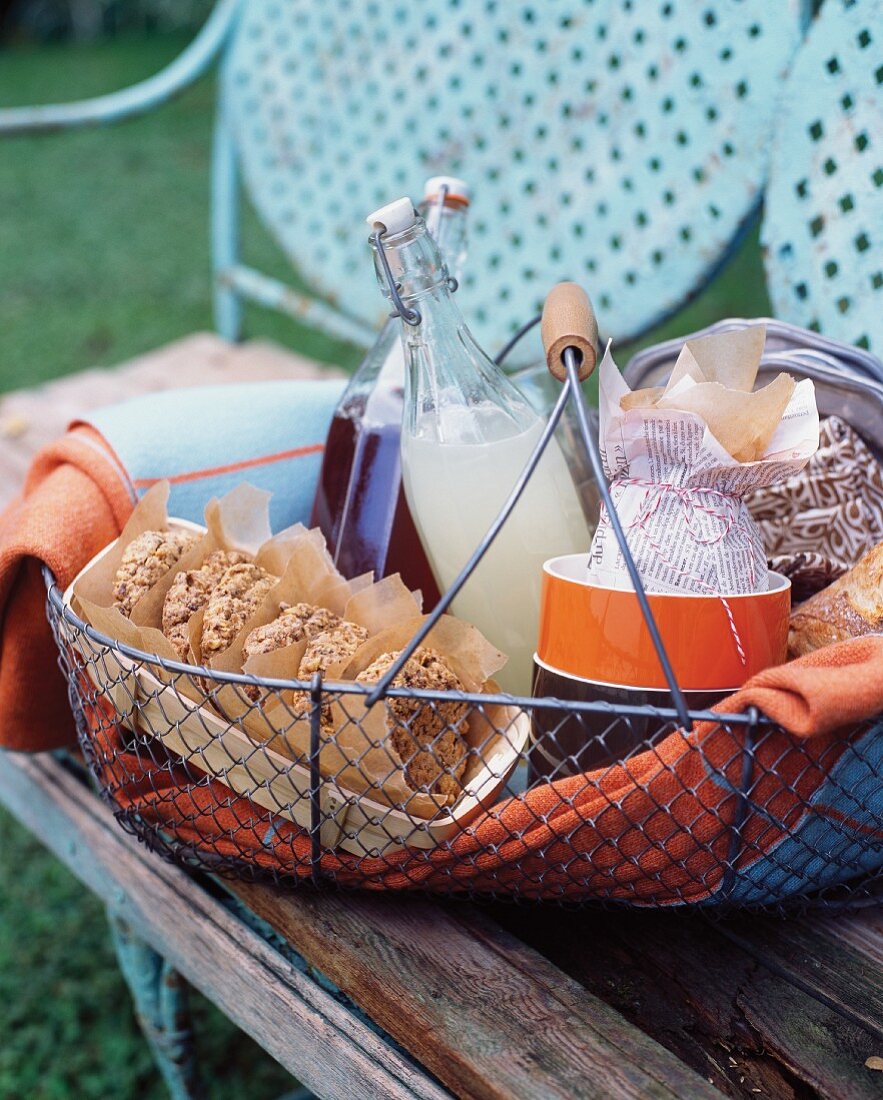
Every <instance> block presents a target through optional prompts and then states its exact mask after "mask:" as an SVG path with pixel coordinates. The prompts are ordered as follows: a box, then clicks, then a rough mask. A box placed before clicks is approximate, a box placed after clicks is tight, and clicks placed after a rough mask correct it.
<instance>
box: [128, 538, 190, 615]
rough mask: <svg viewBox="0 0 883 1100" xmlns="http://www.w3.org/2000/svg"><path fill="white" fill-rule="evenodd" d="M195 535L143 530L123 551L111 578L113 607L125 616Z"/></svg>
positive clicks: (186, 548)
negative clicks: (112, 579)
mask: <svg viewBox="0 0 883 1100" xmlns="http://www.w3.org/2000/svg"><path fill="white" fill-rule="evenodd" d="M198 538H199V535H195V534H192V533H191V532H190V531H142V532H141V534H140V535H139V536H138V537H137V538H136V539H133V540H132V542H130V543H129V545H128V546H127V547H126V549H125V550H124V551H123V556H122V559H121V561H120V565H119V568H118V569H117V571H116V576H115V577H114V582H113V605H114V607H116V608H117V609H118V610H119V611H120V612H122V614H123V615H125V616H126V618H128V617H129V616H130V615H131V614H132V608H133V607H134V606H135V604H136V603H137V602H138V601H139V600H140V599H141V597H142V596H143V595H144V594H145V593H146V592H148V591H149V590H150V589H151V588H153V586H154V585H155V584H156V582H157V581H158V580H160V579H161V578H162V577H163V576H164V575H165V574H166V573H168V571H169V570H170V569H171V568H172V566H173V565H174V564H175V562H177V560H178V559H179V558H180V557H181V555H182V554H185V553H186V552H187V551H188V550H189V549H190V548H191V547H192V546H194V545H195V544H196V541H197V539H198Z"/></svg>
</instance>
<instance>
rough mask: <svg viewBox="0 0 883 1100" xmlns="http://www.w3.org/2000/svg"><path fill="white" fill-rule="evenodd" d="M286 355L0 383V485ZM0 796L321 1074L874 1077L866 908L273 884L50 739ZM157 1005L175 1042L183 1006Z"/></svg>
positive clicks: (575, 1092) (876, 953) (516, 1091)
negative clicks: (217, 856)
mask: <svg viewBox="0 0 883 1100" xmlns="http://www.w3.org/2000/svg"><path fill="white" fill-rule="evenodd" d="M309 369H310V368H309V366H308V365H306V364H304V363H303V361H300V360H297V359H296V358H295V357H292V356H289V355H287V353H283V352H280V351H278V350H276V349H273V348H269V347H266V346H256V345H252V346H246V347H244V348H230V347H228V346H225V345H223V344H221V343H220V342H219V341H218V340H217V339H216V338H214V337H209V336H205V337H194V338H192V339H191V340H190V341H189V342H184V343H182V344H179V345H175V346H174V347H172V348H170V349H166V350H165V351H164V352H162V353H157V354H156V355H154V356H151V357H147V358H146V359H144V360H142V361H139V362H137V363H134V364H131V365H129V366H128V367H126V368H122V369H120V370H119V371H117V372H115V373H113V374H107V373H104V372H89V373H88V374H86V375H82V376H79V377H76V378H70V379H67V380H64V381H62V382H58V383H55V384H53V385H51V386H49V387H46V388H44V389H43V390H41V391H33V392H32V393H19V394H14V395H10V396H9V397H8V398H6V399H4V400H3V401H2V402H0V437H2V439H0V462H2V463H3V473H4V475H5V476H4V478H3V481H2V484H3V488H4V491H6V492H7V493H9V492H10V491H14V488H15V485H16V484H17V481H18V479H19V477H20V474H21V472H22V471H23V469H24V468H25V466H26V464H27V461H28V459H29V456H30V454H31V453H32V452H33V450H34V449H35V447H36V446H37V445H39V444H40V443H42V442H43V441H44V440H45V439H47V438H51V437H52V436H54V435H57V434H58V433H59V432H60V431H61V430H62V429H63V427H64V423H65V421H66V420H67V419H69V418H70V417H71V416H74V415H76V414H77V413H80V412H82V411H84V410H85V409H86V408H88V407H89V406H91V405H95V404H99V403H103V402H106V401H113V400H118V399H119V398H120V397H121V396H123V395H131V394H133V393H135V392H138V391H139V390H140V391H143V390H146V389H152V388H160V387H162V386H164V385H166V384H167V383H169V382H172V381H174V383H175V384H177V385H180V384H182V383H184V384H186V383H193V382H196V381H200V382H201V381H207V380H215V381H231V382H232V381H240V380H242V378H243V377H248V378H257V377H279V376H280V375H283V376H288V377H290V376H292V375H293V374H295V373H300V372H301V371H308V370H309ZM0 801H2V802H3V803H4V804H5V805H6V806H8V807H9V808H10V809H11V811H12V812H13V814H15V816H16V817H18V818H19V820H20V821H21V822H22V823H23V824H24V825H25V826H26V827H27V828H29V829H31V830H32V831H33V832H34V833H35V834H36V835H37V836H38V837H40V839H41V840H42V841H43V843H44V844H45V845H46V846H47V847H48V848H49V849H50V850H51V851H53V852H54V853H55V854H56V855H57V856H58V858H59V859H61V860H62V861H63V862H64V863H66V864H67V865H68V866H69V867H70V868H71V869H72V870H73V871H74V873H75V874H77V875H78V876H79V878H80V879H81V880H82V881H83V883H84V884H85V885H86V886H87V887H88V888H89V889H91V890H93V891H94V892H95V893H96V894H98V895H99V896H100V897H101V898H102V900H103V901H104V902H105V903H106V905H107V906H108V909H109V910H110V912H111V913H112V914H113V915H114V920H115V921H116V922H117V924H118V927H119V929H120V930H121V933H122V934H125V930H126V929H128V930H131V932H132V933H134V934H135V935H136V936H139V937H141V938H143V939H144V940H146V941H147V942H148V943H149V944H151V945H152V946H153V948H154V949H155V950H156V951H158V952H159V953H160V954H161V955H162V956H164V958H165V959H166V960H167V962H168V966H169V970H168V972H167V974H168V980H170V981H174V980H176V977H175V974H174V971H177V972H178V973H179V974H180V975H183V977H184V978H185V979H186V980H187V981H189V982H190V983H192V984H193V985H194V986H195V987H197V988H198V989H200V990H201V991H202V992H203V993H205V994H206V995H207V996H209V997H210V998H211V999H212V1000H213V1001H214V1002H215V1003H216V1004H217V1005H218V1006H219V1007H220V1008H221V1009H222V1010H223V1011H224V1012H225V1013H226V1014H227V1015H228V1016H229V1017H230V1018H231V1019H232V1020H234V1021H235V1022H236V1023H237V1024H238V1025H239V1026H240V1027H241V1028H242V1029H243V1030H245V1031H246V1032H248V1033H249V1034H250V1035H252V1036H253V1037H254V1038H255V1039H256V1040H257V1041H258V1042H259V1043H260V1044H261V1045H262V1046H263V1047H264V1048H265V1049H266V1050H267V1051H268V1052H269V1053H270V1054H271V1055H272V1056H273V1057H274V1058H276V1059H277V1060H278V1061H279V1062H280V1063H281V1064H282V1065H283V1066H285V1067H286V1068H287V1069H289V1070H290V1071H291V1072H292V1073H293V1074H295V1075H296V1076H297V1077H298V1078H299V1079H300V1080H301V1081H303V1082H304V1083H305V1084H306V1085H307V1086H308V1087H309V1088H311V1089H313V1090H314V1091H315V1092H316V1093H317V1094H318V1095H319V1096H322V1097H341V1098H346V1100H350V1098H351V1097H353V1096H355V1097H358V1098H359V1100H361V1098H363V1097H366V1098H367V1097H406V1096H407V1097H425V1098H437V1097H443V1096H446V1095H450V1094H454V1095H456V1096H463V1097H493V1098H499V1100H512V1098H522V1097H531V1098H534V1097H536V1098H537V1100H547V1098H553V1097H561V1098H566V1100H572V1098H578V1097H649V1096H653V1097H672V1098H683V1097H713V1096H720V1095H721V1094H723V1095H727V1096H733V1097H745V1098H753V1097H756V1096H763V1097H774V1098H788V1100H798V1098H799V1100H805V1098H808V1097H815V1096H821V1097H866V1096H867V1097H871V1096H874V1097H876V1096H880V1095H881V1094H883V1072H881V1071H880V1070H879V1069H875V1068H873V1067H874V1065H875V1064H879V1065H880V1066H883V916H881V914H880V913H879V912H878V911H870V910H867V911H864V912H861V913H858V914H852V915H848V916H845V915H841V916H814V917H805V918H801V919H796V920H790V921H780V920H775V919H768V918H758V917H750V918H749V917H742V918H739V919H732V920H728V921H726V922H718V923H712V922H710V921H708V920H707V919H705V918H703V917H701V916H699V915H696V914H683V913H676V912H671V913H626V912H619V911H617V912H610V911H600V910H599V911H595V910H586V911H566V910H561V909H557V908H552V907H539V906H504V905H496V906H493V907H477V906H475V905H471V904H466V903H458V902H454V901H444V902H441V901H435V900H432V899H425V898H387V897H383V896H368V895H364V894H346V893H337V892H329V893H323V894H317V893H315V892H313V891H311V890H309V889H303V890H301V891H299V892H297V893H283V892H280V891H278V890H274V889H270V888H267V887H259V886H253V885H252V886H246V885H242V884H238V885H237V884H230V883H221V882H219V881H216V880H213V879H210V878H208V877H203V876H194V875H188V874H186V873H185V872H183V871H181V870H178V869H177V868H174V867H171V866H169V865H167V864H165V863H163V862H162V861H160V860H159V859H158V858H157V857H156V856H154V855H152V854H151V853H150V852H148V851H147V850H145V848H144V847H143V846H141V845H139V844H137V843H136V842H135V841H134V840H133V839H132V838H130V837H129V836H127V835H126V834H125V833H123V832H122V830H121V829H120V828H119V827H118V826H117V825H116V823H115V822H114V821H113V819H112V817H111V814H110V812H109V810H108V809H107V808H106V807H105V806H104V805H103V804H102V803H100V802H99V800H98V798H97V797H96V796H95V795H94V794H93V793H92V792H91V791H90V790H89V788H88V787H87V786H86V785H85V783H84V782H83V780H82V778H81V777H80V776H79V775H78V774H77V773H76V770H75V769H74V768H72V766H71V765H70V764H69V763H66V762H64V761H62V760H60V759H59V758H57V757H54V756H49V755H41V756H35V757H25V756H13V755H12V754H2V756H0ZM173 1023H175V1024H176V1025H177V1026H180V1027H181V1028H182V1032H181V1036H180V1040H181V1051H182V1053H181V1058H182V1061H183V1060H184V1059H185V1058H186V1046H187V1043H186V1039H187V1035H186V1028H185V1027H184V1022H183V1021H173ZM869 1059H870V1060H871V1061H870V1063H869V1064H867V1063H868V1060H869ZM875 1059H877V1060H878V1062H877V1063H875V1061H874V1060H875ZM209 1095H210V1091H209Z"/></svg>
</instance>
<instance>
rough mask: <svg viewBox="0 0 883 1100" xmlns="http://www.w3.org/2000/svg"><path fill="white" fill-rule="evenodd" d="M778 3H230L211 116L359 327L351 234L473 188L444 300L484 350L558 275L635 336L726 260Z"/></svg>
mask: <svg viewBox="0 0 883 1100" xmlns="http://www.w3.org/2000/svg"><path fill="white" fill-rule="evenodd" d="M803 30H804V24H803V12H802V5H801V3H799V2H798V0H779V2H777V3H774V4H771V3H769V0H741V2H733V0H652V2H649V3H648V2H644V0H641V2H638V0H566V2H565V0H561V2H549V0H533V2H530V0H524V2H523V3H519V4H517V5H515V4H511V3H506V2H504V0H469V2H466V0H444V2H440V0H383V2H380V0H376V2H368V3H365V2H363V0H336V2H328V3H321V4H319V3H315V0H250V2H249V3H248V4H246V5H245V6H244V8H243V10H242V13H241V17H240V21H239V25H238V27H237V30H236V32H235V36H234V38H233V41H232V43H231V45H230V48H229V50H228V54H227V57H226V60H225V63H224V67H223V75H222V88H223V92H222V94H223V97H224V113H225V118H226V119H227V122H228V125H229V126H230V128H231V131H232V134H233V136H234V144H235V147H236V149H237V151H238V155H239V159H240V164H241V169H242V173H243V175H244V178H245V180H246V181H247V185H248V189H249V192H250V194H251V196H252V199H253V201H254V204H255V205H256V207H257V209H258V211H259V213H260V215H261V216H262V218H263V220H264V221H265V223H266V224H267V226H268V227H269V229H270V230H271V232H272V233H273V234H274V236H275V237H276V239H277V240H278V242H279V244H280V245H281V246H282V247H283V248H284V250H285V251H286V253H287V254H288V256H289V257H290V258H291V260H292V261H293V262H294V263H295V264H296V266H297V268H298V269H299V271H300V273H301V275H302V276H303V277H304V278H305V280H306V281H307V282H308V283H309V284H310V285H311V286H312V287H314V288H315V289H316V291H317V292H318V293H319V294H320V295H321V296H323V297H324V298H325V299H327V300H328V301H329V302H331V303H333V304H335V305H337V306H339V307H341V308H342V309H344V310H345V311H346V312H347V313H349V314H350V315H351V316H352V317H354V318H356V319H359V320H361V321H366V322H371V323H374V322H376V320H377V319H378V317H379V315H380V312H381V310H382V308H383V302H382V299H381V297H380V295H379V293H378V291H377V289H376V287H375V286H374V278H373V274H372V268H371V264H370V262H369V259H368V252H367V248H366V244H365V239H366V235H367V230H363V228H362V219H363V217H364V215H366V214H367V213H368V212H369V211H371V210H372V209H374V208H375V207H377V206H379V205H381V204H382V203H384V202H387V201H389V200H391V199H392V198H395V197H397V196H398V195H400V194H403V193H404V194H410V195H412V196H415V197H416V196H417V195H418V193H419V189H420V187H421V184H422V180H423V178H424V177H426V176H427V175H433V174H437V173H439V172H450V173H453V174H455V175H459V176H462V177H463V178H465V179H467V180H468V181H469V182H470V184H471V185H472V186H473V188H474V204H473V212H472V215H471V234H470V236H471V240H470V259H469V263H468V268H467V272H466V274H465V278H464V281H463V282H464V286H463V295H462V304H463V306H464V308H465V310H466V312H467V315H468V317H469V319H470V321H471V322H472V323H473V324H474V326H475V328H476V330H477V334H478V336H479V338H480V339H481V340H483V341H485V342H486V343H487V344H488V345H489V346H492V347H493V346H499V344H500V342H502V340H503V339H504V338H505V337H506V336H507V335H508V334H509V333H511V331H512V330H513V329H514V328H515V327H517V325H518V324H519V323H520V322H523V321H524V320H526V319H527V318H528V317H530V316H531V315H532V314H533V313H535V312H536V311H537V309H538V308H539V306H540V303H541V299H542V297H543V295H544V293H545V292H546V291H547V290H548V288H549V287H550V286H551V285H552V284H553V283H555V282H556V281H558V280H560V279H562V278H571V279H574V280H578V281H580V282H581V283H583V284H584V285H586V286H587V287H589V288H590V290H591V292H592V294H593V297H594V299H595V305H596V308H597V310H598V313H599V316H600V318H601V321H602V324H603V326H604V327H605V329H606V330H607V331H609V332H610V333H612V334H613V335H615V336H616V337H617V338H618V339H620V340H622V339H628V338H631V337H634V336H637V335H638V334H640V333H641V332H643V331H645V330H646V329H647V328H649V327H650V326H651V325H652V324H653V323H654V322H656V321H658V320H660V319H661V318H663V317H664V316H666V315H668V314H670V313H671V312H673V311H675V310H676V309H678V308H679V307H680V306H681V305H682V304H683V302H684V300H685V299H686V298H687V297H689V296H690V295H691V294H692V293H693V292H695V291H696V290H697V289H699V288H701V287H702V286H703V285H704V283H706V282H707V280H708V279H709V277H710V275H711V274H712V273H713V272H714V270H715V269H716V268H717V267H718V266H719V264H720V263H721V262H722V260H723V259H724V258H725V257H726V255H727V253H728V251H729V250H730V248H731V246H732V244H733V242H734V240H735V239H736V238H737V236H738V234H739V230H740V228H741V227H742V226H743V225H744V224H745V222H746V219H748V218H749V216H750V215H751V214H752V213H753V212H754V211H755V209H756V208H757V206H758V203H759V202H760V199H761V195H762V192H763V188H764V185H765V180H766V174H767V166H768V160H769V147H770V139H771V135H772V131H773V124H774V120H775V114H776V104H777V101H778V94H779V90H780V89H779V85H780V82H781V76H782V73H783V72H784V71H786V69H787V68H788V66H789V64H790V63H791V60H792V58H793V56H794V54H795V52H796V51H797V49H798V47H799V45H800V42H801V38H802V33H803Z"/></svg>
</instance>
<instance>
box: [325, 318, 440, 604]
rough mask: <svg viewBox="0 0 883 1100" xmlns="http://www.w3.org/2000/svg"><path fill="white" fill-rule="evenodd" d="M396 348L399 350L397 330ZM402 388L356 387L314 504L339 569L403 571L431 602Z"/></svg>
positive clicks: (331, 435)
mask: <svg viewBox="0 0 883 1100" xmlns="http://www.w3.org/2000/svg"><path fill="white" fill-rule="evenodd" d="M393 336H394V337H395V340H394V343H393V347H392V354H393V355H398V356H400V354H401V351H400V342H399V335H398V332H396V331H395V329H393ZM402 399H403V393H402V390H401V387H389V388H386V387H384V389H383V390H382V391H378V389H375V390H373V391H372V392H371V393H370V394H368V395H367V396H366V395H363V394H354V395H353V397H352V400H351V401H350V402H349V403H348V404H346V405H343V404H342V405H341V406H340V407H339V408H338V409H337V411H336V412H335V414H334V418H333V419H332V421H331V427H330V429H329V431H328V438H327V440H326V443H325V456H324V460H323V463H322V473H321V476H320V480H319V486H318V489H317V492H316V500H315V503H314V505H313V525H314V526H318V527H320V528H321V529H322V532H323V533H324V535H325V540H326V542H327V543H328V549H329V551H330V552H331V555H332V557H333V558H334V562H335V564H336V565H337V567H338V569H340V571H341V572H342V573H343V574H344V576H347V577H358V576H360V575H361V574H362V573H367V572H369V571H370V570H373V571H374V574H375V576H377V577H382V576H388V575H389V574H391V573H400V574H401V575H402V578H403V580H404V581H405V583H406V584H407V585H408V586H409V587H410V588H412V589H416V588H419V589H420V590H421V591H422V593H423V604H424V607H425V608H427V609H428V608H430V607H432V606H433V605H434V604H435V603H436V602H437V600H438V598H439V592H438V588H437V586H436V583H435V579H434V578H433V576H432V571H431V570H430V568H429V563H428V562H427V560H426V555H425V553H424V552H423V546H422V545H421V542H420V538H419V536H418V534H417V530H416V528H415V527H414V521H413V520H412V519H411V512H410V509H409V508H408V504H407V501H406V500H405V494H404V491H403V489H402V460H401V416H402Z"/></svg>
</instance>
